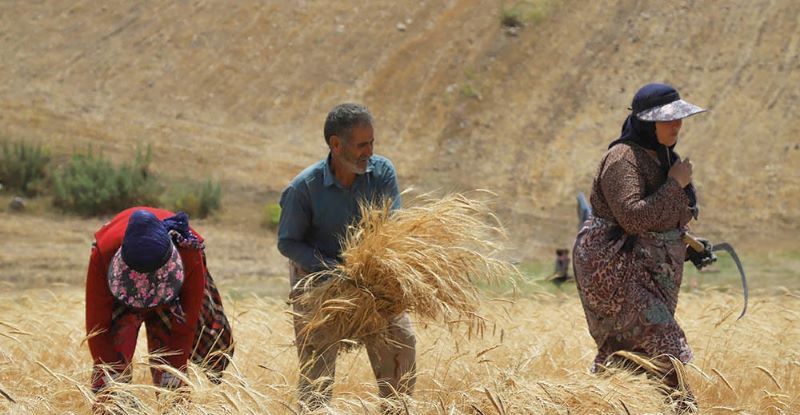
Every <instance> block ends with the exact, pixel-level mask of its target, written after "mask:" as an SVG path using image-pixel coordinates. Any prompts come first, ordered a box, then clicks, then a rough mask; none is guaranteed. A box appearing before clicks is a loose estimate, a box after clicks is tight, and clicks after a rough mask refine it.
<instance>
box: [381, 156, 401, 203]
mask: <svg viewBox="0 0 800 415" xmlns="http://www.w3.org/2000/svg"><path fill="white" fill-rule="evenodd" d="M381 191H382V192H383V194H384V196H385V197H388V198H389V199H391V200H392V210H397V209H400V207H401V206H402V203H401V201H400V186H399V185H398V184H397V172H396V171H395V169H394V165H393V164H392V162H391V161H389V159H386V172H385V173H384V174H383V175H382V177H381Z"/></svg>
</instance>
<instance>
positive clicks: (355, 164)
mask: <svg viewBox="0 0 800 415" xmlns="http://www.w3.org/2000/svg"><path fill="white" fill-rule="evenodd" d="M374 143H375V134H374V130H373V128H372V126H371V125H363V126H355V127H353V129H352V131H351V133H350V138H349V139H342V138H341V137H338V136H333V137H331V150H332V152H333V155H334V157H336V158H338V160H339V161H340V162H341V163H342V165H344V166H345V168H347V169H348V170H349V171H350V172H351V173H355V174H364V173H365V172H366V171H367V163H368V162H369V158H370V157H372V147H373V145H374Z"/></svg>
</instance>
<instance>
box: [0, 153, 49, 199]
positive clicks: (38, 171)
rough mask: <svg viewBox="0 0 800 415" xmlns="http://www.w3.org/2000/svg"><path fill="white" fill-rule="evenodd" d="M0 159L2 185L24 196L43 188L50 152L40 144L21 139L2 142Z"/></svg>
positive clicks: (39, 191)
mask: <svg viewBox="0 0 800 415" xmlns="http://www.w3.org/2000/svg"><path fill="white" fill-rule="evenodd" d="M0 161H2V162H0V183H2V184H3V186H5V187H8V188H9V189H13V190H17V191H19V192H22V193H23V194H25V195H26V196H36V195H37V194H40V193H42V192H43V191H44V190H45V187H46V183H47V164H48V163H49V162H50V154H49V153H48V151H47V150H45V149H44V148H42V146H34V145H29V144H25V143H24V142H23V141H18V142H16V143H14V144H12V143H9V142H4V143H3V156H2V160H0Z"/></svg>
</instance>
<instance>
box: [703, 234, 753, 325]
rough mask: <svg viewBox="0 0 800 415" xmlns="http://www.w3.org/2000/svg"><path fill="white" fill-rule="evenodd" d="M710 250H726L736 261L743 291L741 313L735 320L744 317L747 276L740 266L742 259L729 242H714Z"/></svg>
mask: <svg viewBox="0 0 800 415" xmlns="http://www.w3.org/2000/svg"><path fill="white" fill-rule="evenodd" d="M711 251H713V252H716V251H725V252H727V253H728V254H729V255H730V256H731V258H733V262H735V263H736V268H738V269H739V276H741V278H742V291H743V293H744V307H743V308H742V314H739V318H737V320H739V319H741V318H742V317H744V314H745V313H746V312H747V298H748V293H747V277H746V276H745V275H744V268H743V267H742V261H740V260H739V255H736V251H735V250H734V249H733V247H732V246H731V244H729V243H727V242H721V243H718V244H714V247H713V248H711Z"/></svg>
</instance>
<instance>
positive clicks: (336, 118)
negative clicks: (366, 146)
mask: <svg viewBox="0 0 800 415" xmlns="http://www.w3.org/2000/svg"><path fill="white" fill-rule="evenodd" d="M364 126H372V114H370V113H369V110H368V109H367V107H365V106H363V105H361V104H353V103H349V102H348V103H344V104H339V105H337V106H335V107H333V109H332V110H331V112H329V113H328V117H327V118H326V119H325V142H326V143H328V145H330V143H331V136H334V135H335V136H338V137H341V138H343V139H344V140H349V139H350V133H351V132H352V131H353V127H364Z"/></svg>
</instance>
